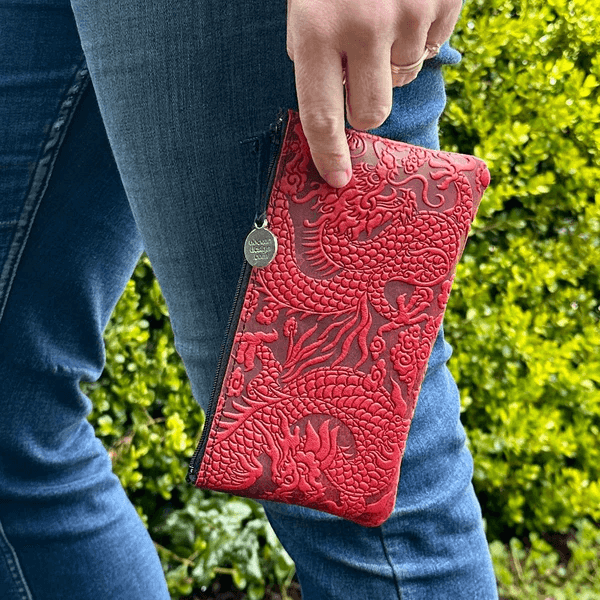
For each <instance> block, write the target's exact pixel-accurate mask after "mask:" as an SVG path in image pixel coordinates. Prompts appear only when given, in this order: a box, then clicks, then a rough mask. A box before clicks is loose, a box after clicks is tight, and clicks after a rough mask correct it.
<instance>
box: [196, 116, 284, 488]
mask: <svg viewBox="0 0 600 600" xmlns="http://www.w3.org/2000/svg"><path fill="white" fill-rule="evenodd" d="M286 117H287V112H285V111H284V110H283V109H281V110H280V111H279V113H278V115H277V120H276V122H275V125H274V126H271V128H270V134H271V138H272V139H273V141H275V142H278V145H277V147H276V148H275V150H274V151H273V152H272V154H271V159H270V162H269V168H268V170H267V173H268V183H267V189H266V191H265V196H264V197H263V199H262V202H261V204H262V207H261V212H260V213H259V214H264V213H265V212H266V209H267V204H268V203H269V198H270V196H271V190H272V187H273V180H274V178H275V172H274V169H273V167H274V165H275V164H276V162H277V161H278V159H279V156H280V153H281V147H282V146H283V137H284V134H285V130H286V126H285V125H287V118H286ZM282 125H284V126H283V127H282ZM251 274H252V267H251V266H250V264H249V263H248V262H247V261H246V260H244V264H243V266H242V271H241V273H240V277H239V279H238V282H237V286H236V290H235V296H234V299H233V306H232V310H231V312H230V313H229V319H228V321H227V327H226V328H225V341H224V342H223V344H222V345H221V350H220V352H219V360H218V363H217V365H218V366H217V372H216V375H215V379H214V381H213V387H212V391H211V394H210V401H209V405H208V410H207V411H206V414H205V419H204V427H203V430H202V436H201V438H200V442H199V443H198V447H197V448H196V451H195V452H194V454H193V456H192V458H191V460H190V465H189V468H188V474H187V476H186V481H187V482H188V483H191V484H192V485H193V484H195V483H196V479H197V477H198V470H199V468H200V463H201V462H202V457H203V455H204V450H205V449H206V444H207V442H208V434H209V432H210V430H211V428H212V421H213V419H214V413H215V409H216V405H217V400H218V397H219V394H220V392H221V387H222V385H223V378H224V377H225V371H226V370H227V365H228V363H229V360H228V359H229V354H230V353H231V347H232V346H233V342H234V339H235V335H234V334H235V329H237V327H236V328H235V329H234V330H233V331H232V325H233V324H234V323H235V324H236V325H237V322H238V320H239V315H240V313H241V310H242V305H243V303H240V298H241V299H242V300H243V298H244V295H245V291H246V288H247V287H248V282H249V280H250V275H251ZM242 290H243V291H244V294H242V293H241V292H242ZM236 317H237V318H236ZM226 357H227V360H225V358H226Z"/></svg>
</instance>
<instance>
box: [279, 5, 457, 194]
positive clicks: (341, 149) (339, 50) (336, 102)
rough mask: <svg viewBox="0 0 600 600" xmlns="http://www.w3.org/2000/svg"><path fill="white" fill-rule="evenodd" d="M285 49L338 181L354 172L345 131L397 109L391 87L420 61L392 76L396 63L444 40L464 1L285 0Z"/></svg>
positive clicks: (309, 120)
mask: <svg viewBox="0 0 600 600" xmlns="http://www.w3.org/2000/svg"><path fill="white" fill-rule="evenodd" d="M287 2H288V4H287V53H288V56H289V57H290V58H291V59H292V61H294V70H295V76H296V92H297V95H298V109H299V115H300V121H301V123H302V129H303V130H304V134H305V135H306V139H307V140H308V145H309V147H310V152H311V156H312V159H313V162H314V163H315V166H316V168H317V170H318V171H319V173H320V175H321V176H322V177H323V179H325V181H327V182H328V183H329V184H330V185H332V186H333V187H342V186H344V185H346V184H347V183H348V181H349V180H350V178H351V176H352V164H351V162H350V149H349V148H348V144H347V142H346V134H345V131H344V126H345V122H344V121H345V114H344V86H343V85H342V76H343V66H345V67H346V69H347V71H346V72H347V82H346V107H345V108H346V112H347V119H348V122H349V123H350V124H351V125H352V127H354V128H355V129H374V128H375V127H379V126H380V125H381V124H382V123H383V122H384V121H385V120H386V119H387V118H388V116H389V114H390V112H391V110H392V87H393V86H401V85H406V84H407V83H410V82H411V81H412V80H413V79H415V77H416V76H417V74H418V73H419V70H420V68H421V65H419V66H417V67H415V69H414V71H413V72H411V73H409V74H407V75H399V76H395V79H394V81H392V71H391V66H390V62H393V63H394V64H396V65H410V64H412V63H415V62H417V61H419V59H420V58H421V57H422V56H423V52H424V50H425V44H432V45H433V44H439V45H440V46H441V44H442V43H443V42H445V41H446V40H447V39H448V38H449V37H450V35H451V34H452V31H453V30H454V27H455V25H456V21H457V20H458V16H459V14H460V8H461V0H287Z"/></svg>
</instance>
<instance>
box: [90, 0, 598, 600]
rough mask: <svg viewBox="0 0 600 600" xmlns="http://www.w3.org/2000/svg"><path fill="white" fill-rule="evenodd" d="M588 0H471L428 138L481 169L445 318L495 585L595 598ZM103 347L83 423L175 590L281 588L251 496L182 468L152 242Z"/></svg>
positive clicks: (191, 440)
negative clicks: (208, 485)
mask: <svg viewBox="0 0 600 600" xmlns="http://www.w3.org/2000/svg"><path fill="white" fill-rule="evenodd" d="M599 14H600V2H599V1H598V0H586V1H583V0H522V1H512V0H468V2H467V4H466V6H465V8H464V9H463V13H462V16H461V19H460V22H459V24H458V26H457V29H456V32H455V36H454V37H453V45H454V46H455V47H456V48H457V49H459V50H460V51H461V52H462V53H463V61H462V63H461V64H460V65H458V66H455V67H451V68H448V67H446V69H445V76H446V81H447V84H448V85H447V91H448V105H447V109H446V112H445V114H444V116H443V118H442V121H441V124H440V127H441V146H442V148H444V149H447V150H454V151H458V152H465V153H473V154H475V155H477V156H479V157H481V158H483V159H484V160H485V161H486V162H487V163H488V165H489V168H490V171H491V174H492V184H491V187H490V189H489V190H488V192H487V193H486V196H485V198H484V201H483V203H482V205H481V207H480V210H479V213H478V217H477V220H476V222H475V224H474V226H473V231H472V236H471V238H470V240H469V243H468V245H467V248H466V251H465V254H464V256H463V259H462V261H461V263H460V265H459V268H458V270H457V277H456V280H455V285H454V288H453V292H452V295H451V296H450V302H449V306H448V310H447V314H446V318H445V332H446V337H447V339H448V341H449V342H450V343H451V344H452V346H453V348H454V354H453V358H452V359H451V360H450V362H449V367H450V369H451V371H452V373H453V375H454V377H455V379H456V381H457V383H458V387H459V389H460V390H461V398H462V409H463V414H462V420H463V423H464V425H465V428H466V429H467V433H468V436H469V441H470V445H471V451H472V453H473V456H474V461H475V472H474V485H475V489H476V492H477V494H478V497H479V500H480V502H481V505H482V510H483V514H484V518H485V521H486V525H487V534H488V539H489V541H490V548H491V551H492V556H493V559H494V564H495V568H496V574H497V578H498V581H499V584H500V590H501V594H502V595H503V597H505V598H519V599H521V598H550V597H552V598H554V599H555V600H559V599H562V598H577V599H585V598H598V597H600V588H599V587H598V585H599V584H598V583H597V582H596V579H595V576H594V574H595V571H596V570H597V568H598V563H599V555H600V551H599V548H600V535H599V533H598V531H599V530H598V521H600V482H599V471H600V445H599V444H598V432H599V428H600V327H599V320H600V283H599V282H600V266H599V265H600V235H599V234H600V191H599V190H600V186H599V183H600V160H599V153H600V127H599V125H600V103H599V96H600V83H599V79H600V55H599V50H600V19H598V18H597V16H598V15H599ZM105 342H106V348H107V363H106V368H105V371H104V373H103V375H102V377H101V379H100V380H99V381H98V382H95V383H88V384H82V389H83V390H84V391H85V392H86V393H88V394H89V395H90V397H91V398H92V401H93V404H94V411H93V413H92V414H91V415H90V421H91V422H92V423H93V424H94V425H95V427H96V431H97V433H98V435H99V437H100V438H101V439H102V441H103V443H104V444H105V446H106V447H107V448H108V449H109V451H110V454H111V456H112V459H113V465H114V470H115V472H116V473H117V474H118V476H119V477H120V479H121V481H122V483H123V485H124V487H125V489H126V490H127V492H128V494H129V497H130V498H131V499H132V501H133V503H134V505H135V506H136V508H137V511H138V513H139V514H140V516H141V517H142V519H143V520H144V522H145V524H146V525H147V527H148V528H149V530H150V533H151V535H152V537H153V539H154V540H155V543H156V544H157V548H158V550H159V554H160V556H161V559H162V561H163V566H164V569H165V573H166V576H167V579H168V583H169V587H170V590H171V593H172V595H173V598H179V597H180V596H181V595H184V594H190V593H191V592H192V590H193V589H198V588H207V587H208V586H210V584H211V583H212V582H214V581H215V580H216V579H219V578H224V577H226V578H231V581H232V582H233V584H234V585H235V586H236V587H238V588H239V589H242V590H245V592H246V594H247V597H248V598H251V599H260V598H262V597H263V596H264V595H265V594H269V593H270V590H271V589H272V588H274V587H275V586H277V587H278V588H281V589H282V592H283V596H284V597H285V596H286V590H287V589H288V586H289V584H290V581H291V578H292V575H293V572H294V568H293V563H292V561H291V559H290V558H289V556H288V555H287V554H286V553H285V551H284V550H283V548H282V547H281V545H280V544H279V542H278V540H277V538H276V537H275V536H274V534H273V532H272V530H271V529H270V526H269V525H268V523H267V522H266V519H265V517H264V513H263V511H262V509H261V508H260V507H259V506H258V505H256V504H254V503H253V502H251V501H249V500H245V499H237V498H232V497H229V496H226V495H223V494H209V493H206V492H202V491H200V490H195V489H193V488H192V487H191V486H189V485H188V484H186V483H184V479H185V474H186V470H187V462H188V460H189V457H190V456H191V454H192V453H193V450H194V448H195V446H196V443H197V441H198V437H199V432H200V429H201V427H202V424H203V415H202V413H201V411H200V409H199V408H198V405H197V404H196V403H195V401H194V400H193V398H192V395H191V391H190V386H189V382H188V381H187V376H186V375H185V371H184V370H183V366H182V363H181V361H180V359H179V356H178V355H177V354H176V352H175V350H174V345H173V335H172V331H171V328H170V324H169V320H168V313H167V308H166V305H165V303H164V300H163V298H162V295H161V292H160V288H159V286H158V283H157V281H156V280H155V279H154V275H153V273H152V269H151V267H150V264H149V262H148V259H147V258H146V256H145V255H144V256H143V257H142V259H141V260H140V262H139V264H138V266H137V267H136V270H135V273H134V276H133V277H132V279H131V281H130V282H129V284H128V286H127V289H126V290H125V293H124V294H123V296H122V298H121V300H120V302H119V304H118V306H117V307H116V309H115V311H114V313H113V316H112V319H111V322H110V324H109V326H108V328H107V330H106V332H105ZM549 542H552V545H551V544H550V543H549ZM594 586H596V587H594Z"/></svg>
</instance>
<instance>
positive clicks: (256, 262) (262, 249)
mask: <svg viewBox="0 0 600 600" xmlns="http://www.w3.org/2000/svg"><path fill="white" fill-rule="evenodd" d="M267 225H268V224H267V220H266V219H263V221H262V224H260V225H258V223H255V224H254V228H253V229H252V231H251V232H250V233H249V234H248V235H247V236H246V241H245V242H244V256H245V257H246V260H247V261H248V263H249V264H250V266H251V267H261V268H262V267H266V266H268V265H270V264H271V263H272V262H273V259H274V258H275V255H276V254H277V238H276V237H275V234H274V233H273V232H272V231H271V230H270V229H269V228H268V226H267Z"/></svg>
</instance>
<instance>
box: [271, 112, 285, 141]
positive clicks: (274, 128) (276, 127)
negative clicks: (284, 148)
mask: <svg viewBox="0 0 600 600" xmlns="http://www.w3.org/2000/svg"><path fill="white" fill-rule="evenodd" d="M285 115H286V111H285V110H284V109H283V108H280V109H279V112H278V113H277V120H276V121H275V123H271V126H270V127H269V129H270V132H271V138H272V139H273V141H278V140H279V132H280V131H281V125H282V124H283V119H284V117H285Z"/></svg>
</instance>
